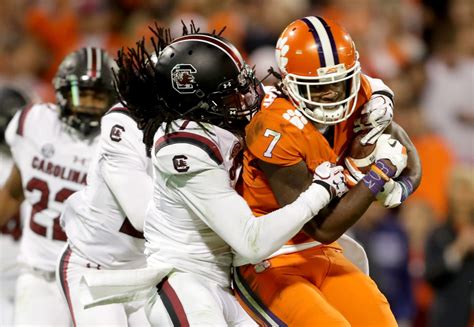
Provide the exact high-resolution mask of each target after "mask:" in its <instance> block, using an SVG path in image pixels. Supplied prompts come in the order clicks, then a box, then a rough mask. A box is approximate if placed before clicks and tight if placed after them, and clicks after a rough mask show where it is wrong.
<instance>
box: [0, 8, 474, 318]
mask: <svg viewBox="0 0 474 327" xmlns="http://www.w3.org/2000/svg"><path fill="white" fill-rule="evenodd" d="M308 15H320V16H324V17H327V18H331V19H334V20H336V21H338V22H340V23H341V24H342V25H343V26H345V27H346V29H347V30H348V32H349V33H350V34H351V35H352V37H353V39H354V40H355V43H356V47H357V49H358V51H359V54H360V60H361V64H362V69H363V72H364V73H366V74H368V75H370V76H373V77H379V78H382V79H383V80H384V81H385V82H386V83H387V84H388V85H389V86H390V87H391V88H392V89H393V90H394V92H395V95H396V96H395V120H396V121H397V122H398V123H400V124H401V125H402V126H403V127H404V128H405V130H406V131H407V132H408V134H409V135H410V136H411V138H412V140H413V141H414V143H415V145H416V147H417V149H418V151H419V154H420V157H421V160H422V165H423V173H424V175H423V180H422V183H421V186H420V187H419V189H418V190H417V191H416V192H415V193H414V195H413V196H412V197H411V198H410V199H409V201H407V202H406V203H404V204H403V205H402V206H401V208H399V209H398V210H390V211H389V210H386V209H384V208H383V207H381V206H378V205H376V204H374V205H373V206H372V207H371V208H370V209H369V211H368V212H367V214H366V215H365V216H364V217H363V218H362V219H361V220H360V222H359V223H358V224H357V225H356V226H355V227H354V228H353V229H352V230H351V232H352V233H353V234H354V235H355V236H356V237H357V239H358V240H359V241H360V242H362V243H363V244H364V245H365V248H366V250H367V252H368V255H369V259H370V263H371V275H372V277H373V278H374V279H375V281H376V282H377V284H378V286H379V288H380V289H381V290H382V291H383V292H384V293H385V295H386V296H387V298H388V300H389V302H390V304H391V306H392V309H393V311H394V313H395V316H396V318H397V320H398V321H399V323H400V325H401V326H437V324H436V321H437V320H436V319H438V320H439V319H442V318H439V317H438V318H437V314H439V313H440V312H443V311H446V310H454V311H452V312H451V311H450V315H452V317H454V318H453V319H454V320H452V321H451V324H449V325H450V326H453V327H454V326H457V325H456V324H455V321H456V317H457V316H458V314H463V312H465V310H466V308H467V310H470V314H471V321H473V320H472V311H473V310H472V308H473V302H474V299H473V287H474V286H473V282H472V280H473V279H474V262H473V253H474V227H473V225H474V171H473V165H474V144H473V143H474V83H473V80H474V33H473V32H474V29H473V22H474V4H473V2H472V0H265V1H264V0H261V1H256V0H243V1H236V0H188V1H184V0H181V1H180V0H115V1H112V0H2V1H0V86H1V85H14V86H16V87H19V88H22V89H23V90H25V91H26V92H27V93H28V95H29V96H30V97H31V98H33V99H34V101H53V102H54V101H55V99H54V91H53V89H52V86H51V79H52V77H53V75H54V73H55V71H56V68H57V65H58V63H59V62H60V61H61V59H62V58H63V57H64V56H65V55H66V54H67V53H69V52H70V51H72V50H74V49H76V48H78V47H81V46H86V45H93V46H100V47H103V48H105V49H107V50H109V51H110V53H112V54H113V55H114V56H115V55H116V53H117V50H118V49H119V48H121V47H122V46H133V45H134V44H135V42H136V41H137V40H138V39H140V38H141V37H143V36H149V35H150V31H149V30H148V25H151V24H153V23H154V22H155V21H156V22H158V24H162V25H166V26H170V27H171V31H172V35H173V36H179V35H180V33H181V29H182V25H181V20H184V21H185V22H190V20H191V19H192V20H193V21H194V22H195V24H196V25H197V26H199V27H201V30H202V31H212V30H214V29H215V30H220V29H222V28H223V27H224V26H226V30H225V32H224V34H223V36H225V37H226V38H228V39H230V40H231V41H232V42H233V43H234V44H235V45H236V46H237V47H238V48H239V49H240V50H242V51H243V53H244V54H245V56H246V59H247V61H248V62H249V63H250V64H251V65H255V68H256V70H257V74H258V76H260V78H263V77H264V76H265V75H266V74H267V69H268V67H269V66H273V67H275V68H276V65H275V62H274V46H275V43H276V40H277V38H278V35H279V34H280V33H281V31H282V30H283V28H284V27H285V26H286V25H287V24H288V23H290V22H291V21H293V20H294V19H296V18H300V17H303V16H308ZM269 83H271V80H269V79H267V80H265V84H269ZM38 128H41V126H38ZM449 303H453V304H454V306H453V305H451V307H450V304H449ZM463 303H466V305H467V306H463V305H464V304H463ZM354 305H357V304H354ZM456 310H457V311H456ZM459 311H462V312H459ZM368 314H370V313H368ZM471 325H472V324H471ZM439 326H446V325H444V324H440V325H439Z"/></svg>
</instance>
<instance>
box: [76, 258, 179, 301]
mask: <svg viewBox="0 0 474 327" xmlns="http://www.w3.org/2000/svg"><path fill="white" fill-rule="evenodd" d="M172 269H173V267H172V266H170V265H167V264H162V265H161V266H159V267H157V266H155V267H153V268H142V269H133V270H91V271H90V272H89V271H88V272H87V273H85V274H84V275H83V276H82V277H81V280H80V282H79V283H80V286H79V287H80V296H81V303H82V304H83V306H84V309H88V308H92V307H95V306H98V305H104V304H111V303H124V302H132V301H137V300H144V299H146V298H147V297H148V296H150V295H151V292H156V289H155V286H156V285H158V284H159V283H160V282H161V280H162V279H163V278H164V277H165V276H167V275H168V274H169V273H170V272H171V270H172Z"/></svg>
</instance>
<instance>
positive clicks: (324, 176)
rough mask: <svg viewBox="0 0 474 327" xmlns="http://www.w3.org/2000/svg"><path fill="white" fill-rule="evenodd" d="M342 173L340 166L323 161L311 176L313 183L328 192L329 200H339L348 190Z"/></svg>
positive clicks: (342, 169)
mask: <svg viewBox="0 0 474 327" xmlns="http://www.w3.org/2000/svg"><path fill="white" fill-rule="evenodd" d="M343 171H344V168H343V167H342V166H336V165H334V164H332V163H330V162H328V161H325V162H323V163H322V164H320V165H319V166H318V167H316V170H315V171H314V175H313V183H316V184H318V185H321V186H322V187H324V188H325V189H326V190H327V191H328V193H329V195H330V197H331V199H333V198H334V197H338V198H340V197H341V196H343V195H344V194H345V193H346V192H347V191H348V190H349V189H348V188H347V185H346V179H345V176H344V173H343Z"/></svg>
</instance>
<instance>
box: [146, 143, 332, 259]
mask: <svg viewBox="0 0 474 327" xmlns="http://www.w3.org/2000/svg"><path fill="white" fill-rule="evenodd" d="M155 149H156V150H157V153H156V161H155V162H156V165H157V166H158V167H157V168H158V173H159V174H161V178H163V179H164V180H165V181H166V186H167V187H168V188H169V190H170V191H172V192H175V193H176V194H177V195H178V196H179V197H180V198H181V199H182V201H183V202H184V203H185V205H186V206H187V207H188V208H189V209H190V210H191V211H192V212H194V214H195V215H197V216H198V217H199V218H200V219H201V220H202V221H204V222H205V224H206V225H208V226H209V227H210V228H211V229H212V230H213V231H214V232H215V233H216V234H217V235H219V236H220V237H221V238H222V239H223V240H224V241H225V242H226V243H227V244H228V245H230V246H231V247H232V248H233V249H234V251H235V252H237V253H238V254H239V255H241V256H243V257H245V258H246V259H247V260H248V261H249V262H251V263H257V262H259V261H261V260H262V259H264V258H266V257H267V256H269V255H271V254H272V253H273V252H275V251H276V250H278V249H279V248H280V247H281V246H282V245H283V244H285V242H287V241H288V240H289V239H290V238H291V237H293V236H294V235H296V233H298V231H300V230H301V228H302V227H303V225H304V224H305V223H306V222H308V221H309V220H310V219H311V218H312V217H313V216H314V215H316V214H317V212H318V210H319V209H320V208H323V207H325V206H326V205H327V204H328V202H329V194H328V192H327V191H326V190H324V188H323V187H322V186H319V185H317V184H312V186H311V187H310V188H309V189H308V190H307V191H306V192H304V193H303V194H302V195H301V196H300V197H299V198H298V199H297V200H296V201H295V202H293V203H292V204H289V205H287V206H285V207H283V208H281V209H279V210H276V211H274V212H272V213H269V214H267V215H265V216H261V217H255V216H254V215H253V213H252V211H251V210H250V208H249V206H248V204H247V203H246V202H245V200H244V199H243V198H242V197H241V196H240V195H239V194H238V193H237V192H236V191H235V190H234V189H233V188H232V186H231V181H230V178H229V173H228V171H227V170H225V169H224V168H223V167H222V166H220V165H219V163H218V161H216V160H214V159H213V156H212V153H211V152H212V151H207V150H209V149H208V148H207V147H206V146H205V144H204V145H203V144H199V145H198V146H189V144H173V145H169V146H166V147H163V148H162V149H160V148H159V147H155Z"/></svg>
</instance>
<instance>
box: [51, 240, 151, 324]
mask: <svg viewBox="0 0 474 327" xmlns="http://www.w3.org/2000/svg"><path fill="white" fill-rule="evenodd" d="M90 269H96V270H100V269H101V268H100V267H98V266H97V264H93V263H91V262H89V261H88V260H87V259H84V258H83V257H81V256H79V255H78V254H76V253H74V252H73V251H72V250H71V248H69V247H66V248H65V250H64V252H63V254H62V255H61V258H60V261H59V264H58V266H57V275H58V282H59V286H60V288H61V290H62V293H63V296H64V298H65V299H66V301H67V305H68V306H69V310H70V312H71V316H72V319H73V320H74V323H75V325H76V326H79V327H81V326H101V325H102V326H117V327H119V326H130V327H134V326H140V327H147V326H150V324H149V323H148V320H147V317H146V315H145V310H144V306H143V304H144V302H143V301H141V302H129V303H126V304H122V303H114V304H107V305H100V306H97V307H93V308H90V309H84V308H83V304H82V303H81V300H80V288H79V282H80V280H81V277H82V276H83V275H84V273H86V272H87V271H88V270H90ZM63 301H64V300H63Z"/></svg>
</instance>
